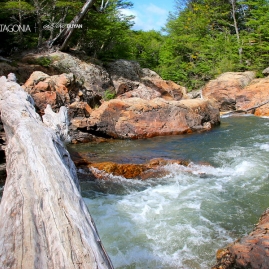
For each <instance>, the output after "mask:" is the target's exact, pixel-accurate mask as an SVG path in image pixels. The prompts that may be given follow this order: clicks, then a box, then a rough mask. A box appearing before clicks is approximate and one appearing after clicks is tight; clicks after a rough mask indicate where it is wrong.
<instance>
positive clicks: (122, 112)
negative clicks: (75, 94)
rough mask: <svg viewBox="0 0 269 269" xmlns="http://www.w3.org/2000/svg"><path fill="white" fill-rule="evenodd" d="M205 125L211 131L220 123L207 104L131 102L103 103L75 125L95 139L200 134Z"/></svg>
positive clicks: (214, 108)
mask: <svg viewBox="0 0 269 269" xmlns="http://www.w3.org/2000/svg"><path fill="white" fill-rule="evenodd" d="M207 122H208V123H209V124H210V128H211V126H214V125H218V124H219V123H220V118H219V110H218V107H217V105H216V104H215V103H214V102H213V101H210V100H201V99H188V100H181V101H166V100H164V99H162V98H156V99H153V100H149V101H148V100H144V99H140V98H130V99H122V100H119V99H114V100H110V101H108V102H104V103H103V104H102V105H101V106H100V107H99V108H97V109H95V110H93V111H92V113H91V115H90V117H89V118H88V119H86V120H85V119H82V121H81V122H80V123H79V122H77V125H78V126H84V127H86V126H87V127H88V129H89V131H90V132H91V133H93V134H95V135H100V136H105V137H113V138H121V139H124V138H125V139H137V138H149V137H154V136H160V135H175V134H183V133H192V132H195V131H202V130H205V129H208V124H206V123H207ZM205 126H206V128H205Z"/></svg>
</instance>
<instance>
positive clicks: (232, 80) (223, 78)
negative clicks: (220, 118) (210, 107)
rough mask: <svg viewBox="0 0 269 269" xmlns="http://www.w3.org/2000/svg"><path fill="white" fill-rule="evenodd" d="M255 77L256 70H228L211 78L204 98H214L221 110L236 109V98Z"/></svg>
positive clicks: (204, 89) (204, 91)
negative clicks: (213, 78)
mask: <svg viewBox="0 0 269 269" xmlns="http://www.w3.org/2000/svg"><path fill="white" fill-rule="evenodd" d="M254 78H255V72H251V71H247V72H237V73H236V72H227V73H224V74H222V75H220V76H219V77H218V78H216V79H215V80H211V81H210V82H209V83H207V84H206V85H205V87H204V88H203V90H202V96H203V98H207V99H214V100H216V101H217V102H218V104H219V109H220V111H229V110H235V109H236V98H237V96H238V95H240V94H241V93H242V92H243V89H244V88H245V87H246V86H247V85H248V84H249V83H250V82H251V81H252V80H253V79H254Z"/></svg>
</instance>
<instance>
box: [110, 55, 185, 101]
mask: <svg viewBox="0 0 269 269" xmlns="http://www.w3.org/2000/svg"><path fill="white" fill-rule="evenodd" d="M107 69H108V72H109V74H110V75H111V78H112V81H113V84H114V87H115V92H116V94H117V96H118V98H121V99H126V98H130V97H137V98H142V99H146V100H151V99H154V98H157V97H160V98H164V99H166V100H181V99H183V98H187V94H186V89H185V88H184V87H181V86H179V85H177V84H176V83H174V82H173V81H166V80H163V79H162V78H161V77H160V76H159V75H158V74H157V73H156V72H154V71H152V70H150V69H147V68H141V67H140V65H139V63H137V62H134V61H127V60H117V61H115V62H113V63H111V64H109V65H108V66H107Z"/></svg>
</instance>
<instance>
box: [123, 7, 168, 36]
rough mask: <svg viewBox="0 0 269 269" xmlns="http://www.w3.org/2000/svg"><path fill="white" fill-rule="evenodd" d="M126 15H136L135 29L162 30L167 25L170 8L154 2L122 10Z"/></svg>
mask: <svg viewBox="0 0 269 269" xmlns="http://www.w3.org/2000/svg"><path fill="white" fill-rule="evenodd" d="M121 12H122V13H123V14H125V15H134V16H135V19H134V22H135V25H134V26H133V29H134V30H143V31H149V30H156V31H160V30H161V27H163V26H165V23H166V19H167V16H168V13H169V12H168V10H166V9H163V8H160V7H158V6H156V5H154V4H152V3H150V4H149V5H141V6H138V7H136V8H133V9H123V10H122V11H121Z"/></svg>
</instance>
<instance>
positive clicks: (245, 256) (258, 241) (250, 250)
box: [212, 209, 269, 269]
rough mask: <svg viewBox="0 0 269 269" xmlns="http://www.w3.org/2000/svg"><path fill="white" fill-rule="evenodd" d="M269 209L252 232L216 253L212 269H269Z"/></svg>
mask: <svg viewBox="0 0 269 269" xmlns="http://www.w3.org/2000/svg"><path fill="white" fill-rule="evenodd" d="M268 249H269V209H267V210H266V211H265V212H264V213H263V215H262V216H261V218H260V220H259V222H258V224H256V227H255V228H254V230H253V231H252V232H251V233H250V234H249V235H246V236H244V237H242V238H240V239H238V240H237V241H235V242H234V243H232V244H230V245H229V246H227V247H226V248H224V249H222V250H219V251H218V252H217V264H216V265H215V266H213V267H212V269H223V268H225V269H233V268H241V269H248V268H253V269H256V268H260V269H267V268H269V258H268V257H269V250H268Z"/></svg>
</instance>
